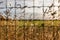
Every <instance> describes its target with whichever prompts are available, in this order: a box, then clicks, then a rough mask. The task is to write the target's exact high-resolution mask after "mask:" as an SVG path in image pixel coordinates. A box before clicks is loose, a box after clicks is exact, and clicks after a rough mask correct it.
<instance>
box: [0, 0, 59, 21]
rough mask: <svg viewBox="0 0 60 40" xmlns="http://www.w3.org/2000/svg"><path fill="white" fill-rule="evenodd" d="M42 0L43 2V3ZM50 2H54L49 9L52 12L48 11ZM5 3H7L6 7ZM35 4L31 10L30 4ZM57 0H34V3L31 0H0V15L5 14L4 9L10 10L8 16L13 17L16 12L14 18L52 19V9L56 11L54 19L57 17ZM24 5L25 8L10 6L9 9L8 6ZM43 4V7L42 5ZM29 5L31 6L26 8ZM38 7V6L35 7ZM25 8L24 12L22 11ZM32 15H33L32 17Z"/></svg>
mask: <svg viewBox="0 0 60 40" xmlns="http://www.w3.org/2000/svg"><path fill="white" fill-rule="evenodd" d="M43 1H44V3H43ZM15 3H16V5H15ZM52 3H54V6H56V7H52V8H51V9H50V10H51V11H52V12H48V10H49V6H51V5H52ZM6 5H7V9H6ZM33 5H34V6H36V7H35V8H34V10H33V7H32V6H33ZM58 5H59V4H58V0H34V4H33V0H25V4H24V0H16V2H15V0H7V2H6V0H0V13H2V15H4V16H6V15H5V11H6V10H10V16H9V18H12V19H14V15H15V12H16V19H40V20H43V19H45V20H52V19H53V16H52V15H51V13H53V12H54V11H56V13H57V14H55V15H54V16H55V18H54V19H58V12H57V11H58V7H57V6H58ZM15 6H16V7H24V6H27V7H26V8H24V9H22V8H12V9H10V7H15ZM43 6H44V7H43ZM28 7H31V8H28ZM37 7H39V8H37ZM24 10H25V12H24ZM45 10H47V12H48V13H44V12H43V11H45ZM43 14H45V16H44V15H43ZM33 16H34V17H33Z"/></svg>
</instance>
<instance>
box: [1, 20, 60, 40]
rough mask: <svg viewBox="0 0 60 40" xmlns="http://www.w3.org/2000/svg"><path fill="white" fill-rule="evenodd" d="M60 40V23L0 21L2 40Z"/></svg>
mask: <svg viewBox="0 0 60 40" xmlns="http://www.w3.org/2000/svg"><path fill="white" fill-rule="evenodd" d="M24 38H25V40H60V21H59V20H58V21H56V20H55V21H48V20H47V21H12V20H8V21H4V20H2V21H0V40H7V39H8V40H15V39H16V40H24Z"/></svg>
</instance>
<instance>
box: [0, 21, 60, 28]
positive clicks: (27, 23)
mask: <svg viewBox="0 0 60 40" xmlns="http://www.w3.org/2000/svg"><path fill="white" fill-rule="evenodd" d="M42 24H44V26H60V21H59V20H54V21H52V20H45V21H42V20H40V21H39V20H38V21H36V20H35V21H4V20H3V21H0V25H2V26H4V25H16V26H24V25H25V26H28V27H29V26H31V25H35V26H42Z"/></svg>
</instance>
